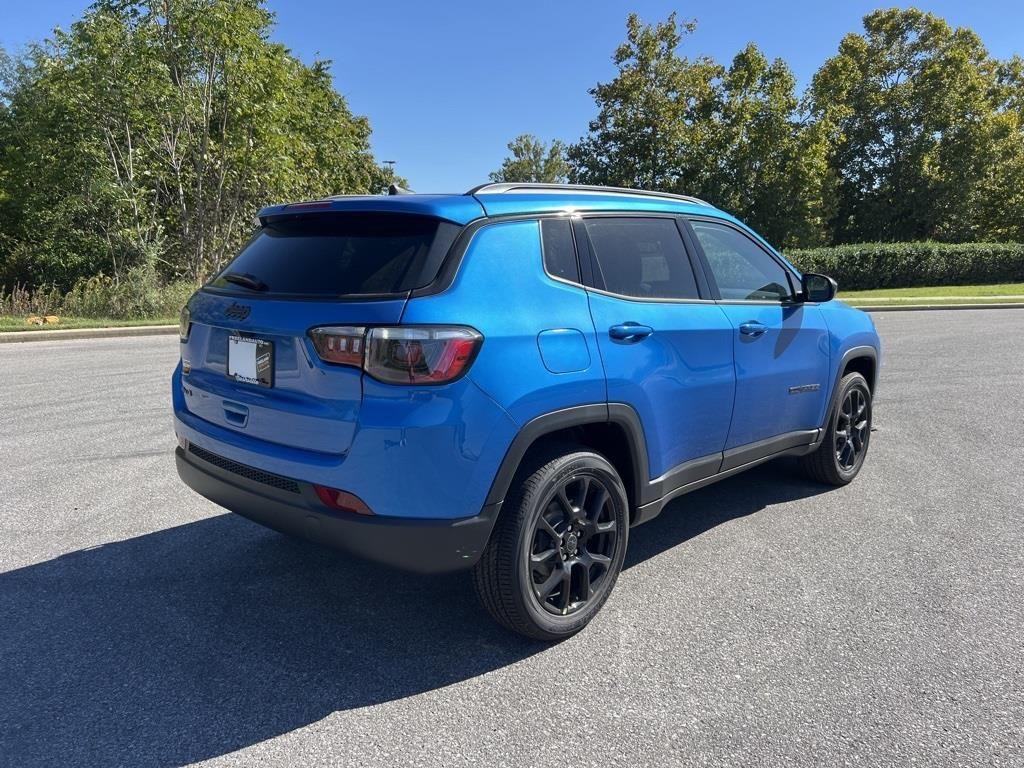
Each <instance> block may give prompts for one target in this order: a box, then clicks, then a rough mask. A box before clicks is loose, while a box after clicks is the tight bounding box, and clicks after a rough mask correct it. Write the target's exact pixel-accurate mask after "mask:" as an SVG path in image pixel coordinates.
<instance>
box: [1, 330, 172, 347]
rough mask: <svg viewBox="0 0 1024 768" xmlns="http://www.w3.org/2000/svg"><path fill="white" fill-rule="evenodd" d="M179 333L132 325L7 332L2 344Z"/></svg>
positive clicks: (2, 335)
mask: <svg viewBox="0 0 1024 768" xmlns="http://www.w3.org/2000/svg"><path fill="white" fill-rule="evenodd" d="M177 332H178V326H176V325H130V326H125V327H124V328H64V329H61V330H54V331H5V332H3V333H0V344H16V343H18V342H23V341H62V340H63V341H67V340H70V339H116V338H121V337H123V336H164V335H170V334H172V333H177Z"/></svg>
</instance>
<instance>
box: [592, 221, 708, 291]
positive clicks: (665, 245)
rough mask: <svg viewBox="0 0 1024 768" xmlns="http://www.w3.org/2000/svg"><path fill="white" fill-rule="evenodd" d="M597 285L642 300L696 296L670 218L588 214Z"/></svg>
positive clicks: (679, 242) (690, 272)
mask: <svg viewBox="0 0 1024 768" xmlns="http://www.w3.org/2000/svg"><path fill="white" fill-rule="evenodd" d="M585 221H586V227H587V236H588V237H589V238H590V244H591V246H592V248H593V252H594V261H595V271H596V273H597V274H595V275H594V281H595V283H596V284H597V285H596V286H595V287H597V288H604V289H605V290H606V291H611V292H612V293H617V294H619V295H621V296H636V297H639V298H644V299H696V298H697V297H698V293H697V282H696V280H695V279H694V276H693V267H692V266H691V265H690V259H689V257H688V256H687V255H686V248H685V247H684V246H683V239H682V238H681V237H680V235H679V229H678V228H677V227H676V222H675V220H674V219H641V218H621V219H615V218H594V219H586V220H585Z"/></svg>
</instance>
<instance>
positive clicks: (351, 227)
mask: <svg viewBox="0 0 1024 768" xmlns="http://www.w3.org/2000/svg"><path fill="white" fill-rule="evenodd" d="M458 231H459V227H458V226H457V225H455V224H452V223H450V222H445V221H440V220H438V219H432V218H429V217H426V216H410V215H408V214H366V213H359V214H351V213H346V214H331V213H321V214H312V215H305V216H295V217H289V218H287V219H281V220H277V221H271V222H269V223H268V224H267V225H266V226H264V227H263V228H262V229H260V231H259V232H257V233H256V236H255V237H253V239H252V240H250V241H249V243H248V244H247V245H246V246H245V247H244V248H243V249H242V252H241V253H239V254H238V256H236V257H235V258H234V260H232V261H231V263H230V264H228V265H227V267H225V268H224V270H223V271H222V272H221V273H220V274H218V275H217V277H215V278H214V279H213V280H212V281H211V282H210V285H211V286H212V287H214V288H223V289H225V290H231V291H236V290H243V291H245V290H252V289H251V288H247V287H246V285H244V284H243V285H241V286H240V285H239V284H238V282H239V281H238V280H237V279H228V278H229V276H234V277H235V278H237V276H239V275H241V276H242V277H243V278H245V281H244V282H245V283H247V284H248V285H249V286H255V287H256V290H255V291H254V292H256V293H273V294H297V295H302V296H362V295H381V294H384V295H387V294H397V293H402V292H405V291H409V290H412V289H414V288H420V287H422V286H424V285H427V284H428V283H430V282H431V281H432V280H433V279H434V277H435V276H436V275H437V271H438V269H439V267H440V265H441V262H442V261H443V259H444V256H445V254H446V253H447V251H448V247H449V246H450V245H451V243H452V242H453V241H454V239H455V235H456V234H457V233H458Z"/></svg>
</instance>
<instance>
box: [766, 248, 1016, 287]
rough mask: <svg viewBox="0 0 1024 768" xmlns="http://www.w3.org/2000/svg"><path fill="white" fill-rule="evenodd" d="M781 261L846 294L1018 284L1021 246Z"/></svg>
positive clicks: (838, 252)
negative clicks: (819, 276) (818, 274)
mask: <svg viewBox="0 0 1024 768" xmlns="http://www.w3.org/2000/svg"><path fill="white" fill-rule="evenodd" d="M786 257H787V258H788V259H789V260H790V261H792V262H793V264H794V265H796V267H797V268H798V269H800V270H801V271H804V272H821V273H823V274H826V275H829V276H830V277H833V278H835V280H836V282H838V283H839V287H840V289H842V290H846V291H858V290H871V289H872V288H917V287H921V286H931V285H985V284H989V285H991V284H995V283H1019V282H1024V243H934V242H922V243H858V244H853V245H837V246H832V247H830V248H808V249H806V250H793V251H788V252H787V253H786Z"/></svg>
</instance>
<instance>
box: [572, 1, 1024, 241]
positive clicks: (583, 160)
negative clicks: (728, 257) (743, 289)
mask: <svg viewBox="0 0 1024 768" xmlns="http://www.w3.org/2000/svg"><path fill="white" fill-rule="evenodd" d="M694 29H695V23H694V22H692V21H680V20H679V18H678V17H677V16H676V15H675V14H671V15H670V16H669V17H668V18H667V19H666V20H664V21H661V22H658V23H655V24H644V23H643V22H642V21H641V20H640V19H639V18H638V17H637V16H636V15H635V14H632V15H630V16H629V18H628V19H627V22H626V39H625V41H624V42H623V43H622V44H621V45H620V46H619V47H618V48H617V49H616V51H615V53H614V56H613V62H614V64H615V67H616V70H617V71H616V74H615V76H614V77H613V78H612V79H611V80H609V81H608V82H605V83H599V84H598V85H597V86H595V87H594V88H593V89H592V90H591V92H590V93H591V95H592V96H593V97H594V101H595V105H596V108H597V114H596V116H595V117H594V118H593V119H592V120H591V121H590V123H589V127H588V131H587V133H586V135H585V136H583V137H582V138H581V139H580V140H579V141H578V142H576V143H575V144H572V145H571V146H569V148H568V150H567V159H568V162H569V174H568V175H569V178H570V179H571V180H572V181H576V182H583V183H591V184H607V185H612V186H623V187H641V188H647V189H658V190H662V191H666V192H679V193H684V194H693V195H697V196H699V197H703V198H705V199H707V200H708V201H709V202H711V203H714V204H715V205H718V206H719V207H722V208H724V209H726V210H728V211H731V212H732V213H734V214H736V215H737V216H739V217H740V218H742V219H745V220H746V221H748V222H749V223H750V224H751V225H752V226H754V227H755V228H756V229H758V230H760V231H761V232H762V233H763V234H764V235H765V236H766V237H767V238H768V239H769V240H771V241H773V242H775V243H777V244H778V245H780V246H782V247H808V246H815V245H820V244H825V243H832V242H837V243H842V242H851V241H865V240H883V241H906V240H920V239H934V240H941V241H950V242H963V241H976V240H986V239H990V240H996V241H1006V240H1014V239H1016V240H1024V61H1022V60H1021V59H1020V58H1019V57H1014V58H1013V59H1011V60H1009V61H998V60H995V59H993V58H992V57H991V56H989V54H988V52H987V51H986V50H985V48H984V46H983V45H982V43H981V41H980V39H979V38H978V37H977V35H975V34H974V33H973V32H971V31H970V30H967V29H962V28H956V29H954V28H952V27H950V26H949V25H948V24H947V23H946V22H945V21H943V20H942V19H941V18H939V17H937V16H934V15H932V14H929V13H924V12H922V11H919V10H916V9H913V8H911V9H906V10H901V9H889V10H881V11H876V12H874V13H871V14H869V15H868V16H866V17H865V18H864V31H863V33H860V34H856V33H851V34H849V35H847V36H846V37H845V38H843V40H842V42H841V44H840V46H839V50H838V52H837V54H836V55H835V56H833V57H832V58H830V59H829V60H827V61H826V62H825V63H824V65H823V66H822V67H821V69H820V70H819V71H818V73H817V74H816V75H815V76H814V78H813V81H812V83H811V86H810V88H809V89H808V91H807V92H806V93H805V94H804V95H803V96H800V95H798V93H797V89H796V82H795V79H794V77H793V74H792V72H791V71H790V69H789V67H788V66H787V65H786V63H785V62H784V61H782V60H779V59H776V60H775V61H769V60H768V59H767V58H766V57H765V56H764V54H763V53H762V52H761V51H760V50H759V49H758V48H757V46H756V45H754V44H749V45H748V46H747V47H746V48H744V49H743V50H742V51H740V52H739V53H738V54H737V55H736V56H735V58H734V59H733V60H732V62H731V64H730V65H729V66H728V67H726V66H723V65H721V64H719V63H717V62H715V61H714V60H712V59H710V58H708V57H703V56H702V57H696V58H691V57H687V56H685V55H683V53H682V49H683V48H684V47H685V44H686V39H687V37H688V36H689V35H690V33H692V32H693V31H694Z"/></svg>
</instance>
